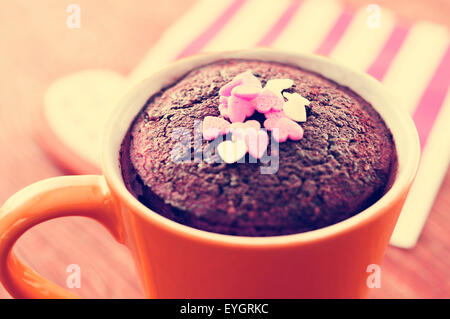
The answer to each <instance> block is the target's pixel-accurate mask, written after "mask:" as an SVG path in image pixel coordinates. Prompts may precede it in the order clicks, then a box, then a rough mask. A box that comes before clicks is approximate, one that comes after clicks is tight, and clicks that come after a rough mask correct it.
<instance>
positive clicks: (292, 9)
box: [258, 1, 302, 46]
mask: <svg viewBox="0 0 450 319" xmlns="http://www.w3.org/2000/svg"><path fill="white" fill-rule="evenodd" d="M301 4H302V1H292V2H291V4H290V5H289V6H288V7H287V8H286V10H285V11H284V12H283V14H282V15H281V17H280V18H279V19H278V21H277V22H276V23H275V24H274V25H273V27H272V28H271V29H270V30H269V32H267V34H266V35H265V36H264V37H263V38H262V39H261V40H260V41H259V42H258V46H269V45H271V44H272V43H273V42H274V41H275V40H276V39H277V38H278V37H279V35H280V34H281V33H282V32H283V30H284V29H285V28H286V26H287V25H288V24H289V22H290V21H291V20H292V18H293V17H294V16H295V13H296V12H297V10H298V8H300V6H301Z"/></svg>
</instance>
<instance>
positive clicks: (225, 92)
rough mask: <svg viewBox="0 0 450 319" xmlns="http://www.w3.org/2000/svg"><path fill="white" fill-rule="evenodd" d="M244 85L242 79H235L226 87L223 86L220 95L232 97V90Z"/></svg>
mask: <svg viewBox="0 0 450 319" xmlns="http://www.w3.org/2000/svg"><path fill="white" fill-rule="evenodd" d="M241 84H242V79H236V78H234V79H233V80H232V81H231V82H228V83H227V84H225V85H224V86H222V87H221V88H220V90H219V94H220V95H221V96H227V97H228V96H230V95H231V90H233V89H234V88H235V87H236V86H238V85H241Z"/></svg>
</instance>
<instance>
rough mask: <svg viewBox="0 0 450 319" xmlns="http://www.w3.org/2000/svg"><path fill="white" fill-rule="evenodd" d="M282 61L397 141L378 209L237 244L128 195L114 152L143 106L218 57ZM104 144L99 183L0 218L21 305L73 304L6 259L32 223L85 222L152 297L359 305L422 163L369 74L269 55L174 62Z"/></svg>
mask: <svg viewBox="0 0 450 319" xmlns="http://www.w3.org/2000/svg"><path fill="white" fill-rule="evenodd" d="M227 58H244V59H256V60H264V61H278V62H283V63H288V64H291V65H297V66H299V67H302V68H304V69H307V70H311V71H314V72H317V73H320V74H322V75H323V76H325V77H327V78H329V79H332V80H334V81H336V82H337V83H339V84H341V85H343V86H347V87H350V88H351V89H353V90H354V91H355V92H357V93H358V94H360V95H361V96H362V97H363V98H364V99H366V100H367V101H369V102H370V103H371V104H372V105H373V106H374V108H375V109H376V110H377V111H378V113H379V114H380V115H381V116H382V117H383V119H384V120H385V122H386V124H387V126H388V127H389V128H390V130H391V132H392V135H393V137H394V140H395V143H396V151H397V156H398V170H397V173H396V176H395V180H394V182H393V184H392V186H391V188H390V189H389V190H388V191H387V192H386V194H385V195H384V196H383V197H382V198H381V199H379V200H378V201H377V202H376V203H375V204H373V205H372V206H370V207H368V208H367V209H365V210H364V211H362V212H360V213H359V214H357V215H355V216H353V217H351V218H348V219H346V220H344V221H341V222H339V223H337V224H334V225H331V226H328V227H324V228H321V229H318V230H314V231H309V232H305V233H300V234H293V235H285V236H274V237H241V236H230V235H222V234H216V233H211V232H206V231H202V230H198V229H194V228H191V227H188V226H185V225H182V224H179V223H176V222H174V221H172V220H169V219H167V218H165V217H163V216H161V215H159V214H157V213H156V212H154V211H152V210H150V209H149V208H147V207H146V206H144V205H143V204H142V203H140V202H139V201H138V200H137V199H136V198H135V197H133V195H132V194H131V193H129V192H128V191H127V189H126V187H125V184H124V182H123V179H122V175H121V170H120V167H119V149H120V145H121V143H122V140H123V138H124V136H125V133H126V132H127V130H128V128H129V126H130V125H131V123H132V121H133V119H134V118H135V116H136V115H137V114H138V113H139V111H140V110H141V108H142V107H143V105H144V104H145V103H146V101H147V99H148V98H149V97H150V96H152V95H153V94H154V93H156V92H158V91H159V90H160V89H161V88H163V87H165V86H167V85H169V84H171V83H173V82H174V81H175V80H176V79H177V78H179V77H181V76H182V75H183V74H185V73H187V72H188V71H189V70H191V69H193V68H196V67H199V66H201V65H204V64H208V63H211V62H214V61H217V60H220V59H227ZM105 133H106V134H105V136H104V140H103V146H102V147H103V150H102V151H103V152H102V167H103V174H104V175H103V176H94V175H87V176H63V177H56V178H50V179H47V180H43V181H40V182H37V183H35V184H33V185H31V186H28V187H26V188H24V189H23V190H21V191H19V192H18V193H16V194H15V195H13V196H12V197H11V198H10V199H9V200H8V201H7V202H6V203H5V204H4V205H3V206H2V207H1V210H0V279H1V281H2V283H3V285H4V286H5V287H6V289H7V290H8V291H9V292H10V293H11V294H12V295H13V296H14V297H18V298H73V297H76V296H75V295H74V294H72V293H71V292H69V291H68V290H66V289H64V288H62V287H60V286H58V285H56V284H54V283H52V282H50V281H48V280H46V279H45V278H43V277H41V276H40V275H39V274H37V273H36V272H35V271H33V270H32V269H30V268H28V267H27V266H25V265H24V264H23V263H22V262H21V261H20V260H19V259H18V258H17V257H16V256H15V255H14V253H13V252H12V248H13V245H14V243H15V242H16V240H17V239H18V238H19V237H20V236H21V235H22V234H23V233H24V232H26V231H27V230H28V229H30V228H31V227H33V226H34V225H36V224H39V223H42V222H44V221H47V220H49V219H52V218H57V217H62V216H73V215H78V216H87V217H90V218H93V219H95V220H97V221H98V222H100V223H101V224H103V225H104V226H105V227H106V228H107V229H108V230H109V231H110V232H111V233H112V234H113V236H114V238H115V239H116V240H117V241H119V242H120V243H122V244H124V245H126V246H127V247H128V248H129V249H130V251H131V253H132V256H133V259H134V261H135V265H136V268H137V271H138V273H139V276H140V279H141V281H142V284H143V287H144V289H145V292H146V295H147V296H148V297H150V298H361V297H365V296H366V295H367V293H368V289H369V288H368V285H367V278H368V276H369V275H370V273H368V272H367V269H368V266H369V265H371V264H380V263H381V261H382V258H383V255H384V253H385V250H386V247H387V245H388V242H389V239H390V237H391V234H392V231H393V229H394V226H395V223H396V221H397V218H398V216H399V214H400V210H401V208H402V205H403V203H404V201H405V198H406V195H407V193H408V190H409V188H410V186H411V183H412V181H413V179H414V176H415V173H416V170H417V166H418V162H419V155H420V147H419V142H418V137H417V132H416V129H415V126H414V124H413V122H412V120H411V118H410V117H409V116H408V115H407V114H406V113H404V112H402V111H401V110H400V108H399V107H398V104H397V103H396V102H395V100H394V99H393V98H392V97H391V96H390V95H389V94H388V93H387V92H386V89H385V88H384V87H383V86H382V85H381V84H380V83H379V82H377V81H376V80H374V79H373V78H371V77H370V76H368V75H366V74H363V73H359V72H356V71H354V70H351V69H348V68H346V67H344V66H341V65H338V64H336V63H334V62H332V61H330V60H328V59H326V58H323V57H319V56H315V55H305V54H293V53H286V52H280V51H275V50H270V49H251V50H245V51H235V52H222V53H214V54H203V55H197V56H193V57H189V58H186V59H183V60H180V61H178V62H175V63H173V64H171V65H169V66H167V67H165V68H163V69H161V70H159V71H158V72H156V73H154V74H153V75H151V76H150V77H148V78H147V79H146V80H144V81H143V82H141V83H140V84H139V85H138V86H137V87H135V88H134V89H133V90H131V91H130V92H129V93H128V94H127V95H126V96H125V97H124V98H122V99H121V101H120V102H119V105H118V106H117V108H116V109H115V112H114V114H112V117H111V118H110V119H109V122H108V125H107V130H106V132H105Z"/></svg>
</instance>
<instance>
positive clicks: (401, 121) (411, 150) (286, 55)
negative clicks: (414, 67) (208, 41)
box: [102, 48, 420, 248]
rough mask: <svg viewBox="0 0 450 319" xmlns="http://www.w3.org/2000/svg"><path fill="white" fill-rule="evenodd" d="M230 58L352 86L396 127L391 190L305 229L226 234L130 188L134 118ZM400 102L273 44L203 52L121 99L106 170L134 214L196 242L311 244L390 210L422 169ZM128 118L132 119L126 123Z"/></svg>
mask: <svg viewBox="0 0 450 319" xmlns="http://www.w3.org/2000/svg"><path fill="white" fill-rule="evenodd" d="M228 58H244V59H254V60H262V61H274V62H281V63H286V64H291V65H294V66H295V65H296V66H299V67H301V68H304V69H307V70H311V71H314V72H317V73H320V74H322V75H323V76H325V77H327V78H329V79H331V80H333V81H335V82H337V83H339V84H340V85H344V86H347V87H349V88H351V89H352V90H353V91H355V92H356V93H358V94H359V95H361V96H362V97H363V98H364V99H365V100H367V101H368V102H369V103H371V104H372V105H373V107H374V108H375V109H376V110H377V112H378V113H379V114H380V115H381V117H382V118H383V120H384V121H385V123H386V125H387V126H388V127H389V129H390V130H391V133H392V136H393V138H394V141H395V145H396V151H397V157H398V167H397V172H396V176H395V178H394V181H393V183H392V185H391V187H390V189H389V190H388V191H387V192H386V193H385V194H384V195H383V196H382V197H381V198H380V199H379V200H378V201H376V202H375V203H374V204H372V205H371V206H369V207H368V208H366V209H364V210H363V211H361V212H359V213H357V214H356V215H354V216H352V217H350V218H347V219H345V220H343V221H340V222H338V223H336V224H333V225H330V226H326V227H322V228H319V229H316V230H312V231H308V232H303V233H296V234H290V235H280V236H269V237H247V236H236V235H225V234H219V233H213V232H209V231H204V230H200V229H196V228H193V227H190V226H187V225H183V224H180V223H178V222H175V221H173V220H170V219H168V218H166V217H164V216H162V215H160V214H158V213H157V212H155V211H153V210H151V209H150V208H148V207H146V206H145V205H144V204H142V203H141V202H140V201H139V200H138V199H137V198H135V197H134V196H133V195H132V194H131V193H130V192H129V191H128V190H127V188H126V186H125V183H124V182H123V179H122V174H121V170H120V163H119V158H120V145H121V143H122V140H123V138H124V136H125V134H126V132H127V131H128V128H129V127H130V125H131V124H132V121H133V120H134V118H135V117H136V115H137V114H138V113H139V111H140V110H141V109H142V107H143V106H144V104H145V102H146V101H147V100H148V99H149V98H150V97H151V96H152V95H153V94H155V93H157V92H158V91H159V90H160V89H161V88H163V87H165V86H167V85H170V84H171V83H174V82H175V81H176V80H177V78H179V77H180V76H182V75H184V74H186V73H187V72H188V71H189V70H191V69H192V68H195V67H198V66H201V65H205V64H208V63H211V62H214V61H218V60H221V59H228ZM305 64H307V65H305ZM324 73H325V74H324ZM154 83H156V84H154ZM152 85H153V86H154V88H153V89H151V90H150V91H151V92H149V88H148V87H149V86H152ZM136 101H138V102H136ZM375 102H376V103H375ZM396 105H397V107H396ZM398 105H399V104H398V101H397V100H396V99H395V98H394V97H393V96H392V95H391V94H390V93H389V92H388V91H387V89H386V88H385V87H384V86H383V85H382V84H381V83H380V82H378V81H377V80H376V79H374V78H372V77H371V76H369V75H368V74H366V73H363V72H360V71H356V70H353V69H351V68H349V67H347V66H344V65H341V64H339V63H336V62H335V61H331V60H330V59H328V58H325V57H322V56H318V55H314V54H305V53H291V52H285V51H279V50H274V49H267V48H258V49H248V50H239V51H227V52H217V53H204V54H198V55H195V56H191V57H187V58H184V59H181V60H178V61H176V62H173V63H171V64H168V65H167V66H164V67H163V68H161V69H159V70H158V71H156V72H154V73H152V74H151V75H150V76H148V77H147V78H146V79H144V80H142V81H141V82H140V83H139V84H138V85H136V86H134V87H133V88H132V89H131V90H130V91H129V92H128V93H127V94H125V95H124V96H123V97H122V99H120V101H119V102H118V105H117V106H116V108H115V109H114V112H112V114H111V115H110V117H109V119H108V121H107V125H106V127H105V131H104V135H103V142H102V171H103V174H104V176H105V178H106V181H107V183H108V185H109V187H110V188H111V190H112V191H113V192H114V193H115V194H117V195H118V196H119V197H120V200H121V201H123V202H124V203H126V204H127V206H128V207H130V208H131V209H132V211H133V212H134V213H136V214H139V215H140V216H141V217H142V218H143V219H144V220H146V221H148V222H151V223H156V224H158V226H160V227H162V228H164V230H165V231H169V232H172V233H176V234H177V235H180V236H182V237H185V238H189V239H191V240H199V241H205V240H206V241H209V242H213V243H215V244H218V245H232V246H246V247H253V248H256V247H268V246H284V245H292V244H305V243H311V242H315V241H319V240H324V239H328V238H330V237H333V236H338V235H340V234H342V233H346V232H348V231H351V230H352V229H354V228H355V227H360V226H362V225H363V224H366V223H368V222H370V221H371V220H373V219H374V218H376V217H377V216H378V214H381V213H383V211H385V210H386V209H388V208H389V206H390V205H391V204H392V203H393V202H394V201H395V200H396V199H397V198H398V196H401V195H402V194H403V193H404V192H406V191H407V190H408V188H409V186H410V185H411V183H412V181H413V179H414V176H415V174H416V171H417V167H418V163H419V158H420V144H419V138H418V135H417V130H416V128H415V126H414V123H413V121H412V119H411V117H410V116H409V114H407V113H406V112H405V111H402V110H401V108H399V107H398ZM130 113H131V114H130ZM124 119H126V120H125V121H124ZM125 123H126V125H125Z"/></svg>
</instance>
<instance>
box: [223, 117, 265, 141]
mask: <svg viewBox="0 0 450 319" xmlns="http://www.w3.org/2000/svg"><path fill="white" fill-rule="evenodd" d="M260 128H261V124H259V122H258V121H255V120H250V121H246V122H245V123H240V122H236V123H231V125H230V130H229V131H230V132H231V133H232V134H233V136H235V137H236V138H238V139H239V138H244V137H245V134H246V131H247V130H249V129H252V130H255V131H258V130H259V129H260Z"/></svg>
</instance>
